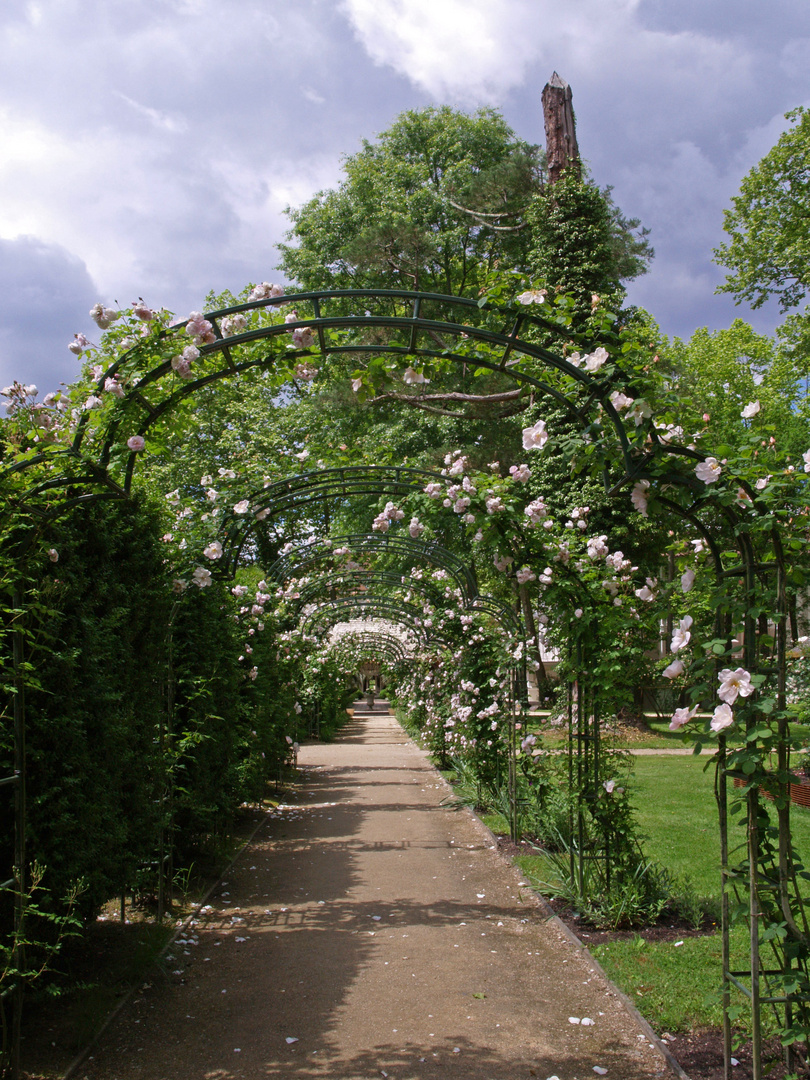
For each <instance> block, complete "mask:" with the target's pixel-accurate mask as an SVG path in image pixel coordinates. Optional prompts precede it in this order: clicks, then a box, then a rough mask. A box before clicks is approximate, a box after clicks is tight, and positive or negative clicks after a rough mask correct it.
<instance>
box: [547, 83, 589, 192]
mask: <svg viewBox="0 0 810 1080" xmlns="http://www.w3.org/2000/svg"><path fill="white" fill-rule="evenodd" d="M541 100H542V102H543V120H544V123H545V127H546V157H547V158H548V182H549V185H554V184H556V183H557V181H558V180H559V179H560V177H561V176H562V175H563V173H564V172H565V171H566V170H570V171H572V172H575V173H576V175H577V176H580V175H581V163H580V159H579V147H578V146H577V130H576V124H575V121H574V106H573V104H572V95H571V87H570V86H569V85H568V83H567V82H566V81H565V79H561V78H560V76H559V75H558V74H557V72H556V71H555V72H554V74H553V75H552V76H551V78H550V79H549V81H548V82H547V83H546V85H545V86H544V87H543V94H542V98H541Z"/></svg>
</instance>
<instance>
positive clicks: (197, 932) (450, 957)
mask: <svg viewBox="0 0 810 1080" xmlns="http://www.w3.org/2000/svg"><path fill="white" fill-rule="evenodd" d="M299 765H300V767H301V771H302V774H303V777H304V784H303V789H302V790H301V792H300V793H299V796H298V799H297V802H296V804H295V805H294V806H286V807H283V808H279V810H278V811H277V812H275V813H273V814H272V815H271V816H270V819H269V820H268V821H267V823H266V825H263V826H262V827H261V829H260V831H259V832H258V834H257V835H256V837H255V839H254V841H253V842H252V844H251V845H249V846H248V847H247V848H246V849H245V851H244V852H243V853H242V855H241V856H240V858H239V859H238V860H237V862H236V864H235V865H234V866H233V867H232V869H231V870H230V871H229V873H228V876H227V879H226V881H224V882H222V883H221V885H219V886H218V887H217V889H216V891H215V897H214V899H212V900H211V901H210V904H209V905H208V910H203V911H202V912H201V914H200V916H199V918H198V919H197V920H196V924H195V925H193V926H192V927H190V928H189V929H188V932H187V933H186V934H185V935H184V936H182V937H181V939H180V941H179V942H178V943H177V944H176V945H175V946H174V947H173V948H172V950H171V955H172V957H173V959H172V960H170V961H169V962H168V963H167V964H166V965H165V969H166V977H159V976H157V975H156V976H155V977H154V978H152V979H151V980H150V983H149V984H147V986H145V987H144V988H143V989H142V990H141V992H140V993H139V994H138V995H137V996H136V997H135V998H133V999H132V1001H131V1002H130V1003H129V1004H128V1005H127V1006H126V1008H125V1009H124V1010H123V1011H122V1013H121V1014H120V1015H119V1017H118V1019H117V1020H116V1021H115V1023H114V1025H113V1026H112V1027H111V1029H110V1030H109V1031H108V1032H107V1034H106V1036H105V1037H104V1039H103V1041H102V1043H101V1044H100V1045H99V1046H98V1047H97V1048H96V1050H95V1053H94V1056H93V1058H92V1059H91V1060H89V1061H88V1062H86V1063H85V1064H84V1065H83V1066H82V1067H81V1068H80V1069H79V1070H78V1072H77V1073H76V1075H77V1076H78V1077H87V1078H88V1080H113V1078H116V1080H134V1078H136V1077H137V1078H141V1080H231V1078H234V1080H235V1078H237V1077H239V1078H241V1077H244V1078H249V1080H259V1078H261V1080H264V1078H267V1077H285V1078H288V1080H322V1078H331V1080H361V1078H362V1080H367V1078H372V1077H374V1078H377V1077H390V1078H392V1080H394V1078H396V1080H417V1078H418V1080H422V1078H424V1080H438V1078H439V1077H441V1078H447V1077H456V1078H459V1080H524V1078H525V1080H530V1078H533V1077H539V1078H540V1080H547V1078H559V1080H586V1078H589V1080H592V1078H593V1077H594V1076H597V1075H607V1076H608V1077H609V1078H610V1077H613V1078H615V1080H649V1078H652V1077H663V1076H668V1075H669V1073H668V1071H667V1068H666V1066H665V1063H664V1061H663V1059H662V1057H661V1056H660V1055H659V1052H658V1051H657V1050H656V1049H654V1048H653V1047H652V1046H651V1045H650V1044H649V1043H648V1042H647V1040H646V1038H645V1037H644V1036H643V1035H642V1033H641V1032H640V1030H639V1028H638V1027H637V1026H636V1023H635V1021H634V1019H633V1018H632V1017H631V1016H630V1014H629V1013H628V1012H627V1011H626V1010H625V1008H624V1006H623V1005H622V1004H621V1002H620V1001H619V1000H618V999H617V998H616V997H615V996H614V994H613V993H612V991H611V989H610V987H609V986H607V985H606V984H605V983H604V981H603V980H602V978H601V977H600V976H599V974H598V973H597V972H596V971H595V970H594V968H593V965H592V962H589V959H588V957H587V955H586V954H583V953H581V952H580V951H579V950H578V949H577V947H576V946H575V945H574V944H572V942H571V941H570V940H569V939H568V938H567V937H566V936H565V935H564V933H563V932H562V931H561V930H560V929H559V927H558V925H557V924H556V923H555V922H553V921H552V922H549V921H548V920H547V917H546V915H545V914H544V911H543V909H542V908H541V907H540V906H539V904H538V902H537V900H536V898H535V897H534V895H533V894H532V893H531V892H530V891H529V890H528V889H526V888H525V887H523V886H522V885H521V880H522V879H521V878H520V876H519V874H518V872H517V871H516V870H515V869H514V868H513V867H511V866H509V865H508V864H507V863H506V862H505V861H504V860H503V858H502V857H501V856H500V855H498V854H497V852H496V851H495V850H493V848H492V846H491V844H492V841H491V838H490V836H489V834H488V833H487V831H486V830H485V829H484V828H483V827H482V826H481V824H480V823H479V822H478V821H477V819H476V818H475V817H474V816H473V815H472V814H470V813H468V812H467V811H465V810H460V811H459V810H453V809H451V808H449V807H448V806H446V805H443V801H444V800H445V799H446V798H447V795H448V788H447V786H446V785H445V783H444V781H443V779H442V778H441V777H440V776H439V774H438V773H437V772H436V771H435V770H434V769H433V768H432V766H431V765H430V763H429V761H428V760H427V757H426V755H425V754H424V753H423V752H422V751H421V750H419V749H418V748H417V747H416V746H415V745H414V744H413V742H411V741H410V740H409V739H408V738H407V737H406V736H405V735H404V733H403V732H402V729H401V728H400V727H399V725H398V724H397V723H396V722H395V721H394V720H393V719H392V718H391V717H389V716H384V715H381V714H375V715H372V716H370V717H360V716H356V717H355V718H354V719H353V721H352V722H351V723H350V724H349V725H348V727H346V728H345V729H344V732H343V734H342V735H341V738H340V739H339V741H338V742H336V743H333V744H331V745H329V744H321V743H318V744H313V745H307V746H304V747H303V748H302V750H301V753H300V757H299ZM571 1017H573V1018H577V1019H578V1020H581V1021H583V1022H582V1023H572V1022H570V1020H569V1018H571ZM585 1020H587V1021H588V1023H585V1022H584V1021H585ZM591 1021H592V1022H591ZM597 1069H598V1070H599V1072H597ZM602 1070H605V1072H603V1071H602Z"/></svg>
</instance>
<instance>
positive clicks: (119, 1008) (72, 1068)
mask: <svg viewBox="0 0 810 1080" xmlns="http://www.w3.org/2000/svg"><path fill="white" fill-rule="evenodd" d="M266 824H267V811H266V810H263V811H262V816H261V818H260V819H259V821H258V823H257V825H256V828H255V829H254V830H253V831H252V832H251V834H250V836H248V838H247V839H246V840H245V841H244V842H243V843H241V844H240V845H239V849H238V851H237V852H236V854H235V855H234V857H233V858H232V859H231V861H230V862H229V863H228V865H227V866H226V867H225V869H224V870H223V871H222V873H221V874H220V875H219V877H218V878H217V880H216V881H215V882H214V883H213V884H212V885H211V887H210V889H208V891H207V892H206V894H205V896H203V898H202V899H201V900H200V902H199V903H198V904H196V905H195V906H194V910H193V911H190V912H189V913H188V915H187V916H186V917H185V919H183V921H182V922H181V923H180V925H179V926H176V927H175V929H174V933H173V934H172V935H171V937H170V938H169V939H168V940H167V942H166V944H165V945H164V946H163V948H162V949H161V950H160V952H159V953H158V955H157V956H156V957H155V960H154V964H153V967H157V965H158V964H159V963H160V961H161V960H162V959H163V957H164V956H165V955H166V953H167V952H168V951H169V949H170V948H171V947H172V945H173V944H174V942H175V940H176V939H177V938H178V937H179V936H180V934H182V933H183V932H184V931H185V929H186V927H187V926H188V924H189V923H190V922H191V920H192V919H195V918H197V916H198V915H199V914H200V908H203V907H205V905H206V904H207V903H208V901H209V900H210V898H211V896H212V895H213V893H214V892H215V891H216V889H217V887H218V886H219V884H220V882H221V881H222V879H223V878H224V877H225V875H226V874H227V873H228V872H229V871H230V869H231V867H232V866H233V865H234V863H236V862H237V860H238V859H240V858H241V857H242V854H243V852H244V851H245V850H246V849H247V848H248V847H249V845H250V844H252V843H253V841H254V840H255V839H256V833H258V831H259V829H261V827H262V825H266ZM482 824H483V822H482ZM484 827H485V828H486V826H484ZM139 984H140V980H138V983H133V984H132V986H130V988H129V990H127V992H126V993H125V994H124V996H123V997H122V998H121V1000H120V1001H119V1002H118V1004H117V1005H116V1006H115V1008H114V1009H113V1010H112V1012H111V1013H109V1015H108V1016H107V1018H106V1020H105V1021H104V1023H103V1024H102V1025H101V1027H100V1028H99V1029H98V1031H97V1032H96V1033H95V1035H94V1036H93V1038H92V1039H91V1040H90V1042H89V1043H88V1044H87V1046H85V1047H84V1049H83V1050H81V1051H79V1053H78V1054H77V1055H76V1057H75V1058H74V1059H73V1061H71V1063H70V1064H69V1065H68V1067H67V1069H66V1070H65V1072H64V1073H63V1074H62V1080H71V1077H72V1076H74V1074H75V1073H76V1070H77V1069H79V1068H80V1066H82V1065H84V1063H85V1061H87V1059H88V1058H89V1057H90V1051H91V1050H94V1049H95V1047H96V1046H98V1044H99V1042H100V1041H101V1039H102V1036H103V1035H105V1034H106V1032H107V1029H108V1028H109V1027H111V1026H112V1023H113V1021H114V1020H115V1019H116V1018H117V1017H118V1015H119V1013H121V1012H123V1010H124V1008H125V1007H126V1006H127V1005H129V1003H130V1001H132V998H133V997H134V996H135V994H136V992H137V990H138V987H139ZM686 1080H689V1077H687V1078H686Z"/></svg>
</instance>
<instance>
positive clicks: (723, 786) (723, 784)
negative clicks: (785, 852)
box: [716, 732, 731, 1080]
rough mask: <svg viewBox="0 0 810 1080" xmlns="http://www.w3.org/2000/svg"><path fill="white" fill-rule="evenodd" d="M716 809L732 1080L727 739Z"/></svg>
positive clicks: (722, 744) (727, 1063)
mask: <svg viewBox="0 0 810 1080" xmlns="http://www.w3.org/2000/svg"><path fill="white" fill-rule="evenodd" d="M717 755H718V761H717V788H716V792H717V809H718V813H719V816H720V932H721V935H722V959H723V1080H731V1020H730V1019H729V1015H728V1010H729V1008H730V1006H731V994H730V987H729V977H728V972H729V971H730V970H731V938H730V934H731V927H730V925H729V898H728V778H727V776H726V736H725V735H724V734H723V733H722V732H721V733H720V735H719V736H718V739H717Z"/></svg>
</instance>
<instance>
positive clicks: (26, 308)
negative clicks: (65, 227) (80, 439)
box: [0, 236, 95, 394]
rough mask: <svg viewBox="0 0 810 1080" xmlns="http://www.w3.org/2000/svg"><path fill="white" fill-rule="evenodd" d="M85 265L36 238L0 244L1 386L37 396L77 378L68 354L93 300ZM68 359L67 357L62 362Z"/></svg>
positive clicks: (90, 282)
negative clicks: (25, 387) (27, 386)
mask: <svg viewBox="0 0 810 1080" xmlns="http://www.w3.org/2000/svg"><path fill="white" fill-rule="evenodd" d="M94 294H95V288H94V286H93V282H92V281H91V279H90V275H89V274H88V273H87V269H86V267H85V266H84V265H83V263H81V262H80V261H79V260H78V259H75V258H73V257H72V256H71V255H70V254H69V253H68V252H67V251H64V250H62V249H61V248H59V247H56V246H55V245H52V244H44V243H43V242H42V241H41V240H37V239H35V238H34V237H29V236H23V237H20V238H19V239H17V240H0V296H2V298H3V300H2V303H3V308H2V319H0V382H2V384H3V386H6V385H8V384H9V383H10V382H12V381H13V380H14V379H17V380H18V381H19V382H24V383H35V384H36V385H37V386H38V387H39V390H40V392H41V394H45V393H47V392H48V391H49V390H57V389H58V388H59V383H60V382H61V381H62V380H63V379H68V380H69V379H71V378H72V377H74V375H76V374H78V371H77V368H78V364H77V363H76V361H75V359H74V358H73V357H72V356H71V354H70V353H68V352H67V346H68V344H69V343H70V342H71V341H72V340H73V330H72V329H71V327H73V326H74V325H76V322H77V318H78V317H79V315H81V316H82V321H84V318H85V317H86V315H87V312H88V311H89V310H90V307H91V306H92V304H93V301H94ZM66 357H67V358H69V359H68V360H67V361H66Z"/></svg>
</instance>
